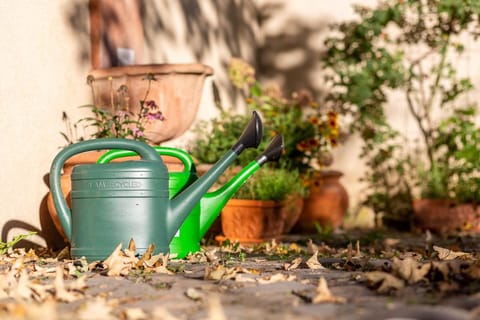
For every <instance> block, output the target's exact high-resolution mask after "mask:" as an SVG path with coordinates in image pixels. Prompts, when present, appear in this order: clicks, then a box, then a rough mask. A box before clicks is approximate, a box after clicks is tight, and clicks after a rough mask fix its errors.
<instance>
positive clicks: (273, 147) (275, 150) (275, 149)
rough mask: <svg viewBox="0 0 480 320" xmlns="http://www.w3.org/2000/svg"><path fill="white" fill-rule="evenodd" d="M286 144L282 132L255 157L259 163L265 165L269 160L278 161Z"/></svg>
mask: <svg viewBox="0 0 480 320" xmlns="http://www.w3.org/2000/svg"><path fill="white" fill-rule="evenodd" d="M284 147H285V144H284V142H283V136H282V135H281V134H278V135H276V136H275V137H273V139H272V141H270V144H269V145H268V147H267V148H266V149H265V150H264V151H263V152H262V153H261V154H260V155H259V156H258V157H257V158H256V159H255V160H256V161H257V162H258V164H259V165H263V164H264V163H265V162H267V161H278V159H280V157H281V156H282V153H283V149H284Z"/></svg>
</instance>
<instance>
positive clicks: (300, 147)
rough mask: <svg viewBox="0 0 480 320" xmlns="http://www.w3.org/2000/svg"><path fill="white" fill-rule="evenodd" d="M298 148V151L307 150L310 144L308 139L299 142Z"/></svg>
mask: <svg viewBox="0 0 480 320" xmlns="http://www.w3.org/2000/svg"><path fill="white" fill-rule="evenodd" d="M297 150H298V151H301V152H305V151H307V150H309V145H308V143H307V141H305V140H304V141H301V142H299V143H297Z"/></svg>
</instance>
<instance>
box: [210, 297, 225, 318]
mask: <svg viewBox="0 0 480 320" xmlns="http://www.w3.org/2000/svg"><path fill="white" fill-rule="evenodd" d="M208 319H209V320H227V316H226V315H225V312H224V311H223V308H222V304H221V302H220V298H219V297H218V296H217V295H212V296H210V298H209V299H208Z"/></svg>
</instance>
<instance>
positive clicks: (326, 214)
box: [294, 170, 349, 233]
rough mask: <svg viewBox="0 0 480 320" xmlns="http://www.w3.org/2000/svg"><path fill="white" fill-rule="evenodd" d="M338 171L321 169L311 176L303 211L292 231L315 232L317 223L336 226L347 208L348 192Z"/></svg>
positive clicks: (324, 225)
mask: <svg viewBox="0 0 480 320" xmlns="http://www.w3.org/2000/svg"><path fill="white" fill-rule="evenodd" d="M342 175H343V174H342V173H341V172H339V171H334V170H329V171H321V172H319V173H317V174H316V175H314V176H313V178H312V181H311V187H310V194H309V195H308V197H306V198H305V201H304V204H303V211H302V214H301V215H300V218H299V219H298V222H297V224H296V225H295V228H294V231H295V232H301V233H315V232H316V227H315V225H316V224H318V225H319V226H322V227H327V226H329V227H331V228H333V229H335V228H338V227H339V226H340V225H341V224H342V221H343V217H344V216H345V214H346V212H347V209H348V202H349V199H348V193H347V191H346V189H345V188H344V186H343V185H342V184H341V183H340V178H341V176H342Z"/></svg>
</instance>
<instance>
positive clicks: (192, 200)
mask: <svg viewBox="0 0 480 320" xmlns="http://www.w3.org/2000/svg"><path fill="white" fill-rule="evenodd" d="M262 134H263V128H262V121H261V119H260V116H259V115H258V113H257V112H255V111H253V114H252V118H251V120H250V122H249V123H248V125H247V127H246V128H245V130H244V131H243V133H242V135H241V136H240V138H239V139H238V141H237V143H235V144H234V145H233V146H232V148H231V149H230V150H229V151H228V152H227V153H226V154H225V155H224V156H223V157H222V158H221V159H220V160H218V162H217V163H216V164H215V165H214V166H213V167H212V168H211V169H210V170H209V171H208V172H207V173H205V174H204V175H203V176H202V177H201V178H200V179H198V180H196V181H195V182H193V183H192V184H191V185H190V186H189V187H188V188H186V189H185V190H183V191H182V192H181V193H180V194H178V195H177V196H175V197H174V198H173V199H171V201H170V206H169V210H168V211H167V220H166V223H167V230H168V231H169V232H170V234H168V237H169V239H173V237H174V236H175V233H176V232H177V230H178V229H179V228H180V226H181V225H182V223H183V221H184V220H185V218H186V217H187V216H188V214H189V213H190V212H191V211H192V209H193V208H194V207H195V205H196V204H197V203H198V202H200V201H201V199H202V197H204V195H205V194H207V191H208V189H210V187H211V186H212V185H213V184H214V183H215V182H216V181H217V180H218V178H219V177H220V176H221V175H222V174H223V172H224V171H225V170H226V169H227V168H228V166H230V165H231V164H232V163H233V162H234V161H235V159H236V158H237V157H238V155H239V154H240V153H241V152H242V151H243V150H244V149H246V148H256V147H258V145H259V144H260V142H261V139H262Z"/></svg>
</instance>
